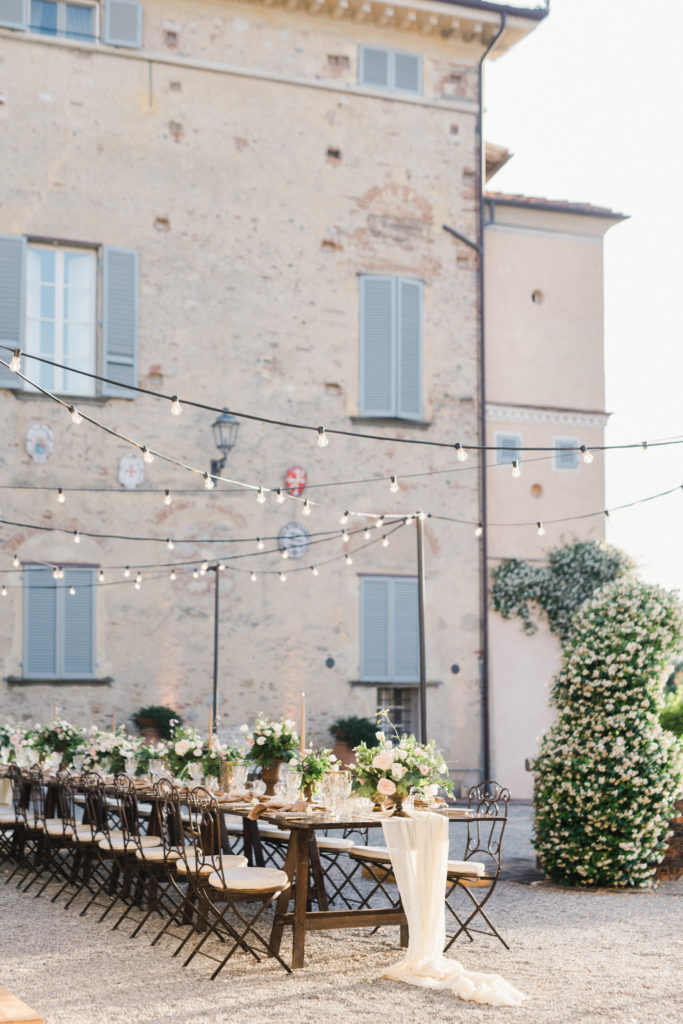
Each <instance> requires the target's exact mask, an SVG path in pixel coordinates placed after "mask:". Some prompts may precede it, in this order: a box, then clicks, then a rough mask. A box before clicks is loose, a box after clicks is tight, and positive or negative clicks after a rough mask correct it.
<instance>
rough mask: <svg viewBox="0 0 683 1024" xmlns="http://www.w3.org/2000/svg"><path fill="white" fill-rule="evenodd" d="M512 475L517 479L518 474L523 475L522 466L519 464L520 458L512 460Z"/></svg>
mask: <svg viewBox="0 0 683 1024" xmlns="http://www.w3.org/2000/svg"><path fill="white" fill-rule="evenodd" d="M512 475H513V476H514V477H515V479H516V478H517V477H518V476H521V475H522V470H521V469H520V466H519V459H513V460H512Z"/></svg>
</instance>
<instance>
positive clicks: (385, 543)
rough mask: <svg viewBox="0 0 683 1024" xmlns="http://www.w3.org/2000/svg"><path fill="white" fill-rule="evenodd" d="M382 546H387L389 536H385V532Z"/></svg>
mask: <svg viewBox="0 0 683 1024" xmlns="http://www.w3.org/2000/svg"><path fill="white" fill-rule="evenodd" d="M382 547H383V548H388V547H389V538H388V537H387V536H386V534H385V535H384V537H382Z"/></svg>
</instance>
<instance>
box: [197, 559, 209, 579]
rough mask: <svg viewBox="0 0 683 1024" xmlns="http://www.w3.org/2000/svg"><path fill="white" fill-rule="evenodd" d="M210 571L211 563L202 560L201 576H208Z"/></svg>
mask: <svg viewBox="0 0 683 1024" xmlns="http://www.w3.org/2000/svg"><path fill="white" fill-rule="evenodd" d="M208 571H209V563H208V562H202V564H201V565H200V567H199V573H200V575H201V576H206V574H207V572H208Z"/></svg>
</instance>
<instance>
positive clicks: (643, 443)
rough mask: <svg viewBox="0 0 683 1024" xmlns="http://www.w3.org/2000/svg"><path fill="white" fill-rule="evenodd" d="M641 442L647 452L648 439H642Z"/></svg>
mask: <svg viewBox="0 0 683 1024" xmlns="http://www.w3.org/2000/svg"><path fill="white" fill-rule="evenodd" d="M640 443H641V445H642V448H643V451H644V452H646V451H647V441H641V442H640Z"/></svg>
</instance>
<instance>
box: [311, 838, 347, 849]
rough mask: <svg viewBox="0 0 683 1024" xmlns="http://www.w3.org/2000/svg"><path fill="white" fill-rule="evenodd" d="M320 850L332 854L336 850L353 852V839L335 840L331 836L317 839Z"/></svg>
mask: <svg viewBox="0 0 683 1024" xmlns="http://www.w3.org/2000/svg"><path fill="white" fill-rule="evenodd" d="M316 842H317V844H318V849H319V850H328V851H329V852H332V851H334V850H342V851H343V850H352V849H353V845H354V843H353V839H333V838H330V837H329V836H319V837H316Z"/></svg>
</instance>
